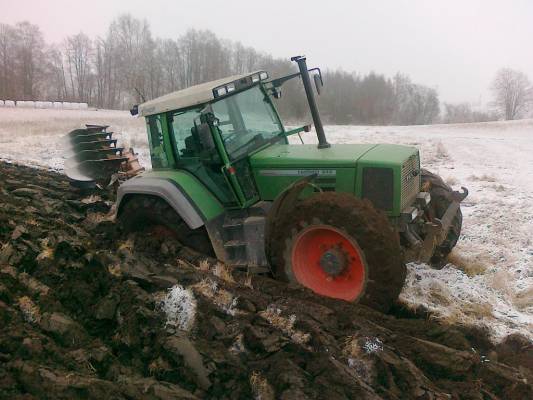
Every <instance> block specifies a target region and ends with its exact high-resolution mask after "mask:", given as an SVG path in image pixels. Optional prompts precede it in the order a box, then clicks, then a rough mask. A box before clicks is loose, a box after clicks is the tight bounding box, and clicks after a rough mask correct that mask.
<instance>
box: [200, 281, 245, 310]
mask: <svg viewBox="0 0 533 400" xmlns="http://www.w3.org/2000/svg"><path fill="white" fill-rule="evenodd" d="M191 288H192V289H193V290H194V291H195V292H197V293H199V294H201V295H202V296H204V297H205V298H207V299H209V300H210V301H212V302H213V303H214V304H215V305H217V306H218V307H219V308H220V309H222V311H224V312H225V313H226V314H228V315H231V316H232V317H234V316H236V315H238V314H242V313H244V311H242V310H238V309H237V308H236V307H237V299H238V298H237V297H234V296H233V295H232V294H231V293H230V292H229V291H227V290H225V289H223V288H221V287H219V285H218V284H217V283H216V282H215V281H213V280H211V279H202V280H201V281H200V282H198V283H197V284H195V285H193V286H191Z"/></svg>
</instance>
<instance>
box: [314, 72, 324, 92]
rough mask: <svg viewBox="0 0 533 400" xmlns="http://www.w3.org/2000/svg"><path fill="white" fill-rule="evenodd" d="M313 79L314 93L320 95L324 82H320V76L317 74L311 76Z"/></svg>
mask: <svg viewBox="0 0 533 400" xmlns="http://www.w3.org/2000/svg"><path fill="white" fill-rule="evenodd" d="M313 79H314V80H315V88H316V92H317V93H318V94H320V93H321V92H322V86H324V82H323V81H322V74H320V73H319V74H315V75H313Z"/></svg>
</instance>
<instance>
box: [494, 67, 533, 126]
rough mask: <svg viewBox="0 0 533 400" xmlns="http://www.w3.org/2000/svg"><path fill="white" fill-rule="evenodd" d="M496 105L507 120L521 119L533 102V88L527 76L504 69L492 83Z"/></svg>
mask: <svg viewBox="0 0 533 400" xmlns="http://www.w3.org/2000/svg"><path fill="white" fill-rule="evenodd" d="M491 89H492V92H493V94H494V105H495V106H496V108H497V110H498V112H499V113H500V115H502V116H503V117H504V118H505V119H506V120H512V119H519V118H521V117H523V116H524V115H525V114H526V112H527V111H528V108H529V106H530V105H531V103H532V102H533V96H532V90H533V88H532V86H531V82H530V81H529V78H528V77H527V75H526V74H524V73H523V72H520V71H516V70H514V69H511V68H502V69H500V70H499V71H498V72H497V73H496V77H495V78H494V81H493V82H492V87H491Z"/></svg>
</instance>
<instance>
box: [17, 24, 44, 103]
mask: <svg viewBox="0 0 533 400" xmlns="http://www.w3.org/2000/svg"><path fill="white" fill-rule="evenodd" d="M16 29H17V33H18V36H19V40H18V41H17V44H18V48H17V61H18V67H17V69H18V74H19V80H18V82H17V83H18V84H19V85H20V86H19V87H20V88H22V97H23V98H24V99H30V100H31V99H34V98H35V97H36V96H37V91H38V84H39V79H40V77H41V76H40V73H41V72H42V70H41V66H42V65H44V47H45V46H44V38H43V34H42V33H41V30H40V29H39V27H38V26H37V25H32V24H30V23H29V22H27V21H25V22H19V23H18V24H17V25H16Z"/></svg>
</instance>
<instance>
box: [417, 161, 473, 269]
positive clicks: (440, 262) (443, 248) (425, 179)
mask: <svg viewBox="0 0 533 400" xmlns="http://www.w3.org/2000/svg"><path fill="white" fill-rule="evenodd" d="M421 178H422V187H423V188H424V190H429V193H430V195H431V203H430V215H431V217H432V218H434V217H436V218H442V217H443V216H444V213H445V212H446V209H447V208H448V206H449V205H450V204H451V203H452V201H453V196H452V193H453V189H452V188H451V187H450V186H449V185H447V184H446V183H445V182H444V180H443V179H442V178H441V177H440V176H438V175H436V174H434V173H432V172H430V171H428V170H426V169H422V170H421ZM462 225H463V214H462V212H461V208H459V209H458V210H457V214H456V215H455V217H454V218H453V221H452V226H451V227H450V230H449V232H448V235H447V236H446V239H444V242H442V243H441V245H440V246H438V247H437V248H436V249H435V252H434V253H433V256H432V257H431V259H430V264H431V266H432V267H433V268H437V269H440V268H442V267H444V265H446V258H447V257H448V254H450V252H451V251H452V250H453V248H454V247H455V245H456V244H457V241H458V240H459V236H460V235H461V227H462Z"/></svg>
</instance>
